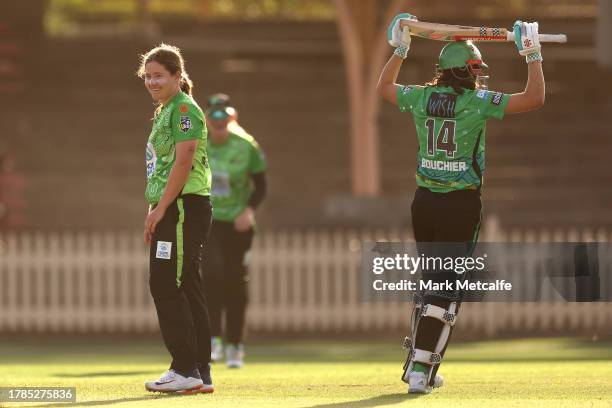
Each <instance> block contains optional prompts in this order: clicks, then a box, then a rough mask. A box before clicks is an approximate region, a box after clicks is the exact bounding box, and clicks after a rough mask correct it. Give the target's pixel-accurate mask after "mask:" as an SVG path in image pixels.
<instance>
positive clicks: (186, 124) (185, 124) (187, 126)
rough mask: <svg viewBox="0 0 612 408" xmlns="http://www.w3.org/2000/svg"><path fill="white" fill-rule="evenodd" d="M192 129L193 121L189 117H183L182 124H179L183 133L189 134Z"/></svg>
mask: <svg viewBox="0 0 612 408" xmlns="http://www.w3.org/2000/svg"><path fill="white" fill-rule="evenodd" d="M192 127H193V125H192V124H191V119H190V118H189V116H181V123H180V124H179V128H180V129H181V132H183V133H187V132H189V131H190V130H191V128H192Z"/></svg>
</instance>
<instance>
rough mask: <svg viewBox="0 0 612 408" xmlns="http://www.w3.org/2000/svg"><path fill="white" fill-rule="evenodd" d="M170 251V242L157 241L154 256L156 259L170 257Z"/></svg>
mask: <svg viewBox="0 0 612 408" xmlns="http://www.w3.org/2000/svg"><path fill="white" fill-rule="evenodd" d="M171 253H172V242H167V241H157V251H155V257H156V258H157V259H170V254H171Z"/></svg>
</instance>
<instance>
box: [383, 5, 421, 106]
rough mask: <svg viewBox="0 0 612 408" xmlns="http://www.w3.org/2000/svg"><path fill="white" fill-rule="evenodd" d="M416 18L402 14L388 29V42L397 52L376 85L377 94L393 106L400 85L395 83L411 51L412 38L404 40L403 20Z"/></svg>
mask: <svg viewBox="0 0 612 408" xmlns="http://www.w3.org/2000/svg"><path fill="white" fill-rule="evenodd" d="M416 19H417V18H416V17H415V16H413V15H412V14H408V13H402V14H398V15H397V16H395V18H393V20H391V23H390V24H389V27H388V28H387V41H388V42H389V45H391V46H392V47H395V51H394V52H393V55H391V58H389V61H387V63H386V64H385V67H384V68H383V70H382V73H381V74H380V78H378V84H377V85H376V92H378V94H379V95H380V96H382V97H383V98H385V99H386V100H387V101H389V102H391V103H392V104H393V105H395V106H397V88H398V87H399V85H397V84H396V83H395V81H397V76H398V75H399V71H400V68H401V67H402V62H403V61H404V59H406V56H407V55H408V50H409V49H410V36H407V37H405V38H402V28H401V24H400V23H401V20H415V21H416Z"/></svg>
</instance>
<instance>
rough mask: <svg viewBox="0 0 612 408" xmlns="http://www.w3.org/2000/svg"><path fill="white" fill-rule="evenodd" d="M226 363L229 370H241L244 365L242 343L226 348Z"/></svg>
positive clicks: (229, 345)
mask: <svg viewBox="0 0 612 408" xmlns="http://www.w3.org/2000/svg"><path fill="white" fill-rule="evenodd" d="M225 362H226V364H227V368H241V367H242V366H243V365H244V346H243V345H242V343H240V344H228V345H227V346H225Z"/></svg>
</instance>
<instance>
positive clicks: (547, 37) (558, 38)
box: [506, 31, 567, 43]
mask: <svg viewBox="0 0 612 408" xmlns="http://www.w3.org/2000/svg"><path fill="white" fill-rule="evenodd" d="M538 38H539V39H540V42H555V43H566V42H567V36H566V35H565V34H538ZM506 41H514V32H512V31H508V33H507V34H506Z"/></svg>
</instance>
